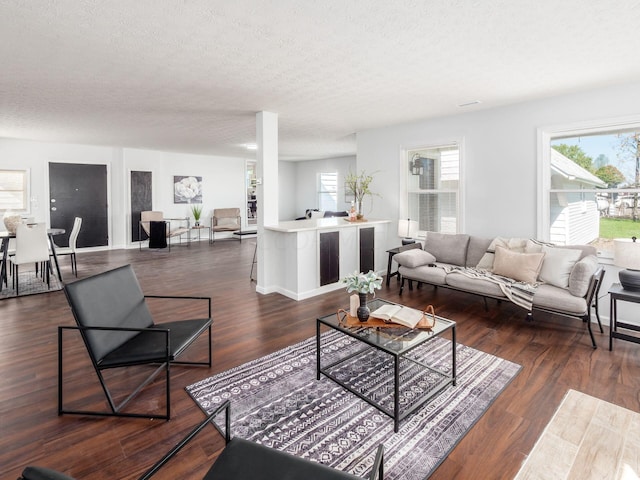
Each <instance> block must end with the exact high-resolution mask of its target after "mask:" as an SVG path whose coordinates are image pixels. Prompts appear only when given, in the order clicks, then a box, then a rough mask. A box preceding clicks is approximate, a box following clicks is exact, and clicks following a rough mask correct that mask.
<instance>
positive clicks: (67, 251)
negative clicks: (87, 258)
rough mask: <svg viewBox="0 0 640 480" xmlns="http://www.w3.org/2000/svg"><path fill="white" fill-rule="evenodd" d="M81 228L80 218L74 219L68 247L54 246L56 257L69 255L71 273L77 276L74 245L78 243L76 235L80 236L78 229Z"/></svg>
mask: <svg viewBox="0 0 640 480" xmlns="http://www.w3.org/2000/svg"><path fill="white" fill-rule="evenodd" d="M81 227H82V218H80V217H76V218H75V220H74V221H73V228H72V229H71V233H70V234H69V246H68V247H59V246H58V245H55V249H56V255H57V256H60V255H69V256H70V257H71V271H72V272H73V273H74V274H75V276H76V277H77V276H78V260H77V258H76V243H77V241H78V235H79V234H80V228H81Z"/></svg>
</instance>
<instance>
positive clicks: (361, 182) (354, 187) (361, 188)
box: [345, 170, 377, 219]
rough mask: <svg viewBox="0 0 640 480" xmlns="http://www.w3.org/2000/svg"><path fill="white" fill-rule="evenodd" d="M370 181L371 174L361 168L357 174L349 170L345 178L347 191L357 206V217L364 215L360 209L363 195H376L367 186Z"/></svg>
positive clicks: (371, 178) (371, 179)
mask: <svg viewBox="0 0 640 480" xmlns="http://www.w3.org/2000/svg"><path fill="white" fill-rule="evenodd" d="M372 181H373V174H371V173H367V172H366V171H365V170H362V171H361V172H360V173H359V174H358V173H354V172H351V171H350V172H349V173H348V174H347V176H346V178H345V184H346V187H347V191H348V192H349V193H351V194H352V195H353V196H354V198H355V201H356V204H357V206H358V219H361V218H362V217H363V216H364V212H363V211H362V201H363V200H364V197H365V196H367V195H377V194H375V193H373V192H372V191H371V190H370V188H369V186H370V185H371V182H372Z"/></svg>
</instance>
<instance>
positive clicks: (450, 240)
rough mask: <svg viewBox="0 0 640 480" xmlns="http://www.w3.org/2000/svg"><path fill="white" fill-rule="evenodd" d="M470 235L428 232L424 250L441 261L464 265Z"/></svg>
mask: <svg viewBox="0 0 640 480" xmlns="http://www.w3.org/2000/svg"><path fill="white" fill-rule="evenodd" d="M468 245H469V235H464V234H461V233H459V234H456V235H450V234H446V233H437V232H428V233H427V238H426V240H425V242H424V250H425V251H427V252H429V253H430V254H431V255H433V256H434V257H436V261H437V262H440V263H450V264H452V265H458V266H460V267H464V266H465V265H466V261H467V246H468Z"/></svg>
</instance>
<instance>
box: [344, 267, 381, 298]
mask: <svg viewBox="0 0 640 480" xmlns="http://www.w3.org/2000/svg"><path fill="white" fill-rule="evenodd" d="M342 282H343V283H346V284H347V292H348V293H351V292H358V293H374V291H375V289H376V288H378V289H379V288H382V277H380V276H378V275H376V273H375V272H374V271H373V270H369V272H368V273H361V272H358V271H355V272H353V273H352V274H351V275H347V276H346V277H344V278H343V279H342Z"/></svg>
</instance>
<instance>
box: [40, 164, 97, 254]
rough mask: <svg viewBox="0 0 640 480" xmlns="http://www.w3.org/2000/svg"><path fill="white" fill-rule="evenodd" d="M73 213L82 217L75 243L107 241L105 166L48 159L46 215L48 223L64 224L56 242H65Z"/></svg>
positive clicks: (95, 245) (63, 243) (91, 244)
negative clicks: (62, 233)
mask: <svg viewBox="0 0 640 480" xmlns="http://www.w3.org/2000/svg"><path fill="white" fill-rule="evenodd" d="M75 217H81V218H82V229H81V230H80V235H79V236H78V240H77V243H76V246H78V247H102V246H107V245H109V220H108V206H107V166H106V165H90V164H78V163H49V218H50V220H51V227H53V228H64V229H65V230H66V233H65V234H64V236H60V237H56V244H57V243H58V239H60V246H67V245H68V244H69V234H70V233H71V229H72V227H73V221H74V219H75Z"/></svg>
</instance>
